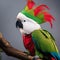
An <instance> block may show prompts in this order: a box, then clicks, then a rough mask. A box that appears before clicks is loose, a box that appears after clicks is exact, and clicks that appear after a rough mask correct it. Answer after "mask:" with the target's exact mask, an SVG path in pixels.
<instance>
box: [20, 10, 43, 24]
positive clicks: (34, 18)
mask: <svg viewBox="0 0 60 60" xmlns="http://www.w3.org/2000/svg"><path fill="white" fill-rule="evenodd" d="M21 13H23V14H24V15H25V16H27V17H28V18H31V19H33V20H34V21H36V22H37V23H38V24H41V23H43V21H41V20H40V19H39V18H37V17H36V16H33V15H31V14H29V13H28V12H26V11H25V10H22V11H21Z"/></svg>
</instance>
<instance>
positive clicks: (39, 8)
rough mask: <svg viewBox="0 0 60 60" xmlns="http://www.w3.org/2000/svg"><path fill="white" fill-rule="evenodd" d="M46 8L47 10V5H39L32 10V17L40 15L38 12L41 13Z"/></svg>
mask: <svg viewBox="0 0 60 60" xmlns="http://www.w3.org/2000/svg"><path fill="white" fill-rule="evenodd" d="M46 8H47V9H49V8H48V6H47V5H44V4H42V5H39V6H38V7H36V8H35V9H34V15H35V16H36V15H38V13H40V12H41V11H43V10H45V9H46Z"/></svg>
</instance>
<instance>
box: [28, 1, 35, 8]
mask: <svg viewBox="0 0 60 60" xmlns="http://www.w3.org/2000/svg"><path fill="white" fill-rule="evenodd" d="M34 5H35V2H34V1H32V0H28V2H27V6H28V8H29V9H32V8H33V6H34Z"/></svg>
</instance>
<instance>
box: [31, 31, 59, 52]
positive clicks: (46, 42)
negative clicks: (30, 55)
mask: <svg viewBox="0 0 60 60" xmlns="http://www.w3.org/2000/svg"><path fill="white" fill-rule="evenodd" d="M42 32H43V33H42ZM32 37H33V39H34V41H35V46H36V48H38V49H41V50H42V51H43V52H58V49H57V46H56V44H55V41H54V38H52V36H51V35H50V34H49V33H47V32H46V31H45V30H35V31H34V32H32Z"/></svg>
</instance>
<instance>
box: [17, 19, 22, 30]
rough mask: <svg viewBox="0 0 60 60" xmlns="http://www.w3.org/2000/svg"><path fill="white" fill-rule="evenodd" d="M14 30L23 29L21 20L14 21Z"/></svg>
mask: <svg viewBox="0 0 60 60" xmlns="http://www.w3.org/2000/svg"><path fill="white" fill-rule="evenodd" d="M16 28H21V29H23V24H22V22H21V20H19V19H18V20H17V21H16Z"/></svg>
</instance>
